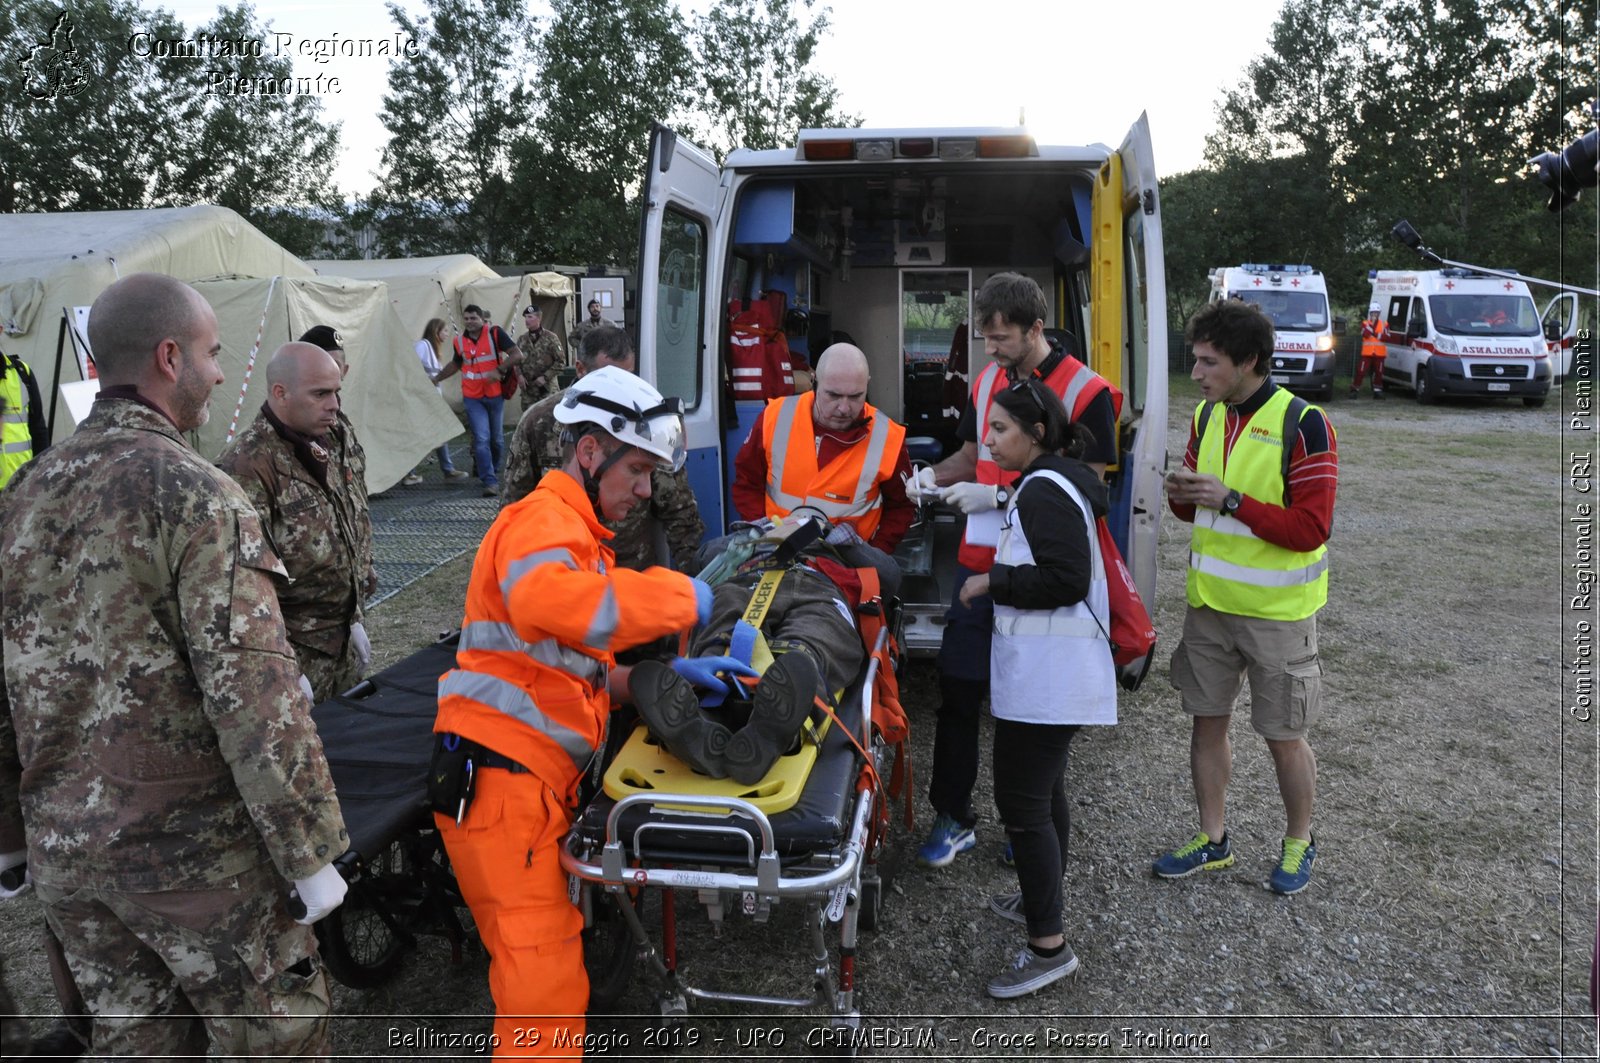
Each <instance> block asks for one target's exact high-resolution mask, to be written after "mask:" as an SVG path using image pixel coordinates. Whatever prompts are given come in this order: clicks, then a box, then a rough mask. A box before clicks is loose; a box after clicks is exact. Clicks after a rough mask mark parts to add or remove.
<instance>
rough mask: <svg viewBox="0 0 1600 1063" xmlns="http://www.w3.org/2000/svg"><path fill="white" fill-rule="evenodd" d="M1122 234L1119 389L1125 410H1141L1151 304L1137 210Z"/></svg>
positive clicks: (1130, 217)
mask: <svg viewBox="0 0 1600 1063" xmlns="http://www.w3.org/2000/svg"><path fill="white" fill-rule="evenodd" d="M1123 232H1124V234H1125V237H1126V239H1127V242H1128V246H1127V248H1126V251H1125V253H1124V256H1123V257H1124V262H1125V265H1124V269H1125V271H1126V273H1127V276H1126V277H1124V278H1123V283H1124V285H1126V288H1125V294H1124V296H1123V301H1122V302H1123V306H1124V308H1125V310H1124V312H1125V313H1126V315H1127V320H1126V323H1125V324H1124V326H1123V327H1124V328H1126V329H1127V335H1126V338H1125V347H1126V356H1125V357H1126V361H1124V362H1123V364H1122V382H1121V387H1122V391H1123V393H1124V394H1125V395H1126V396H1127V398H1128V402H1127V403H1126V405H1127V407H1128V408H1129V409H1130V410H1142V409H1144V401H1145V388H1146V386H1147V385H1146V381H1145V377H1146V375H1147V374H1146V373H1145V367H1146V366H1147V365H1148V364H1149V361H1150V353H1149V352H1150V331H1149V322H1150V317H1149V302H1150V300H1149V287H1148V282H1147V281H1146V274H1147V272H1148V269H1149V266H1148V264H1147V263H1146V262H1145V260H1144V215H1143V214H1142V213H1141V212H1139V211H1137V210H1136V211H1133V212H1132V213H1131V214H1129V215H1128V217H1127V220H1126V221H1125V222H1124V223H1123ZM1120 445H1121V444H1120V443H1119V446H1120Z"/></svg>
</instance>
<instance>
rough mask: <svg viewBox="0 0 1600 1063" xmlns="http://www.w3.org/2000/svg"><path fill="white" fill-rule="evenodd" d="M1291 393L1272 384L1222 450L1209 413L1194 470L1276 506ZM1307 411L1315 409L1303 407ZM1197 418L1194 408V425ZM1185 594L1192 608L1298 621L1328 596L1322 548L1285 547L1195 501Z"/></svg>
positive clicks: (1221, 420) (1222, 438) (1221, 435)
mask: <svg viewBox="0 0 1600 1063" xmlns="http://www.w3.org/2000/svg"><path fill="white" fill-rule="evenodd" d="M1291 398H1293V396H1292V395H1290V393H1289V392H1288V391H1287V390H1284V389H1282V388H1280V389H1278V391H1277V393H1276V394H1274V395H1273V396H1272V397H1271V398H1269V399H1268V400H1267V401H1266V402H1265V403H1263V404H1262V406H1261V408H1260V409H1259V410H1257V411H1256V412H1255V413H1254V414H1253V415H1251V417H1250V421H1249V423H1248V424H1246V425H1245V427H1244V431H1243V432H1241V433H1240V434H1239V438H1238V440H1237V441H1236V442H1235V443H1234V444H1233V449H1232V450H1231V451H1227V452H1225V447H1224V444H1225V442H1226V438H1227V433H1228V427H1227V422H1228V418H1227V417H1226V416H1222V417H1211V418H1208V419H1207V421H1206V427H1205V434H1204V435H1202V436H1201V437H1200V439H1199V442H1198V447H1197V450H1198V454H1197V461H1196V470H1197V471H1198V472H1201V473H1206V474H1209V475H1212V476H1216V477H1218V478H1219V479H1221V480H1222V482H1223V483H1224V484H1226V485H1227V486H1228V487H1230V488H1232V489H1233V490H1235V491H1238V492H1239V493H1240V494H1243V495H1249V496H1250V497H1251V498H1253V499H1255V500H1256V501H1258V502H1265V503H1267V504H1269V505H1274V506H1282V505H1283V499H1284V479H1283V448H1284V447H1292V446H1294V444H1295V436H1294V434H1290V435H1289V436H1288V437H1287V438H1285V436H1284V423H1283V420H1284V410H1285V408H1286V407H1287V406H1288V404H1289V401H1290V400H1291ZM1306 410H1319V408H1318V407H1316V406H1311V405H1307V407H1306ZM1319 412H1320V410H1319ZM1199 416H1200V411H1199V409H1198V408H1197V409H1196V410H1195V425H1196V429H1197V430H1198V427H1199ZM1301 416H1302V417H1304V416H1305V412H1304V411H1302V413H1301ZM1329 430H1330V431H1331V430H1332V429H1331V426H1330V429H1329ZM1187 591H1188V598H1189V604H1190V605H1195V606H1199V605H1207V606H1210V607H1211V608H1213V609H1215V610H1217V611H1218V612H1222V613H1232V614H1234V615H1236V616H1254V617H1260V618H1262V619H1264V620H1304V619H1305V618H1306V617H1308V616H1311V615H1312V614H1314V613H1316V611H1317V610H1318V609H1321V608H1322V606H1323V605H1324V604H1325V603H1326V602H1327V600H1328V548H1327V546H1326V545H1323V546H1318V547H1317V548H1316V549H1315V550H1311V551H1306V552H1300V551H1295V550H1286V549H1284V548H1283V547H1281V546H1277V545H1275V544H1273V543H1269V542H1267V541H1266V540H1265V539H1262V538H1259V537H1258V536H1257V535H1256V534H1255V533H1254V532H1253V531H1251V530H1250V527H1249V525H1247V524H1245V522H1244V521H1242V520H1239V519H1238V518H1237V517H1228V516H1224V515H1223V514H1222V513H1221V512H1220V511H1219V510H1215V509H1210V508H1207V507H1205V506H1197V507H1196V508H1195V514H1194V532H1193V536H1192V538H1191V540H1190V545H1189V572H1188V579H1187Z"/></svg>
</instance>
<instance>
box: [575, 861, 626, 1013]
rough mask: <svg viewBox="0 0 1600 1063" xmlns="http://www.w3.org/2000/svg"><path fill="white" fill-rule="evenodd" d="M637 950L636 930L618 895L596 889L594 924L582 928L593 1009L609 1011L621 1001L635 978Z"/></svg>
mask: <svg viewBox="0 0 1600 1063" xmlns="http://www.w3.org/2000/svg"><path fill="white" fill-rule="evenodd" d="M629 903H632V902H629ZM637 951H638V947H637V945H635V943H634V940H633V930H632V929H631V928H630V927H629V926H628V921H627V920H626V919H625V918H623V915H622V910H621V909H620V908H618V907H617V895H616V894H614V893H606V892H605V891H603V890H598V889H597V890H595V895H594V925H593V926H588V927H584V930H583V966H584V968H585V969H586V970H587V971H588V974H589V1010H590V1011H601V1012H603V1011H610V1010H611V1009H612V1008H614V1007H616V1006H617V1004H618V1003H620V1002H621V1000H622V997H623V995H624V994H626V993H627V991H628V986H629V985H630V984H631V983H632V981H633V961H634V957H635V955H636V954H637Z"/></svg>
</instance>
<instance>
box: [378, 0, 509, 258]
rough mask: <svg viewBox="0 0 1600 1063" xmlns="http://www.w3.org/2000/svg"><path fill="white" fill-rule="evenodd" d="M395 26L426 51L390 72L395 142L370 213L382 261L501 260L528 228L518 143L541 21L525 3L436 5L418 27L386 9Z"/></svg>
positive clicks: (441, 1)
mask: <svg viewBox="0 0 1600 1063" xmlns="http://www.w3.org/2000/svg"><path fill="white" fill-rule="evenodd" d="M389 17H390V18H392V19H393V20H394V23H395V25H396V26H397V27H398V28H399V30H400V32H401V33H402V34H404V35H407V36H409V37H411V38H412V39H414V40H415V41H416V42H417V45H418V53H417V55H416V56H414V57H407V58H406V59H404V61H400V60H396V61H394V62H392V63H391V64H390V66H389V92H388V94H386V95H385V96H384V98H383V113H382V118H383V124H384V126H385V128H387V129H388V130H389V143H388V144H387V145H386V146H385V147H384V149H383V157H382V165H383V167H384V172H383V177H382V180H381V182H380V184H379V186H378V188H377V190H376V191H375V192H374V193H373V195H372V197H371V201H370V204H369V205H368V208H367V210H368V212H369V213H370V214H372V215H373V216H374V217H375V218H376V219H377V220H378V222H379V232H380V236H379V242H378V247H379V253H380V254H386V255H408V254H409V255H426V254H440V253H446V252H462V251H466V252H471V253H473V254H476V255H478V256H479V257H481V258H483V259H486V260H488V261H490V262H498V261H505V260H506V259H507V255H508V251H509V249H510V246H511V244H510V242H511V241H512V239H513V237H514V236H515V232H514V230H516V229H518V228H520V227H521V226H522V224H523V221H522V215H521V213H520V212H519V211H518V209H517V206H516V204H515V203H514V201H513V198H512V195H511V143H510V142H511V139H512V135H513V133H514V132H515V131H516V130H517V128H518V127H520V126H522V125H524V124H525V123H526V122H527V121H528V120H529V118H530V116H531V113H530V112H531V104H532V96H531V94H530V93H529V91H528V88H527V86H526V80H527V76H528V74H529V69H528V59H527V57H528V56H529V55H530V54H531V53H532V49H533V36H534V23H533V20H532V19H531V18H530V17H529V16H528V15H527V14H526V13H525V5H524V4H522V3H520V2H518V0H428V15H426V16H423V17H420V18H415V19H414V18H412V17H411V16H410V15H409V14H407V13H406V11H405V9H403V8H402V7H401V6H400V5H399V4H397V3H390V4H389Z"/></svg>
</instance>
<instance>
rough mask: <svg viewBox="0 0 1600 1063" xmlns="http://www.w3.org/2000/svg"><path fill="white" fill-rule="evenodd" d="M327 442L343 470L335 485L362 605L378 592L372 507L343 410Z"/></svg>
mask: <svg viewBox="0 0 1600 1063" xmlns="http://www.w3.org/2000/svg"><path fill="white" fill-rule="evenodd" d="M328 441H329V443H330V444H331V445H330V447H329V450H330V451H331V452H332V453H333V454H334V455H335V456H336V458H337V459H338V465H339V467H340V468H342V469H343V470H344V474H343V475H342V476H340V477H339V483H340V484H341V485H342V487H343V490H344V496H345V505H346V506H348V507H349V509H350V513H351V514H352V516H351V519H350V520H351V525H352V526H353V527H354V528H355V535H356V571H357V572H360V573H363V576H362V586H361V601H362V604H363V605H364V604H366V600H367V599H368V598H370V597H372V594H373V592H374V591H376V590H377V589H378V569H377V567H376V566H375V565H374V564H373V555H372V507H371V505H370V504H369V503H368V501H367V452H366V451H365V450H362V449H361V441H360V440H358V439H356V426H355V425H353V424H351V423H350V418H348V417H346V416H345V415H344V411H343V410H340V411H339V423H338V424H336V425H334V428H333V431H331V432H329V433H328Z"/></svg>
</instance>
